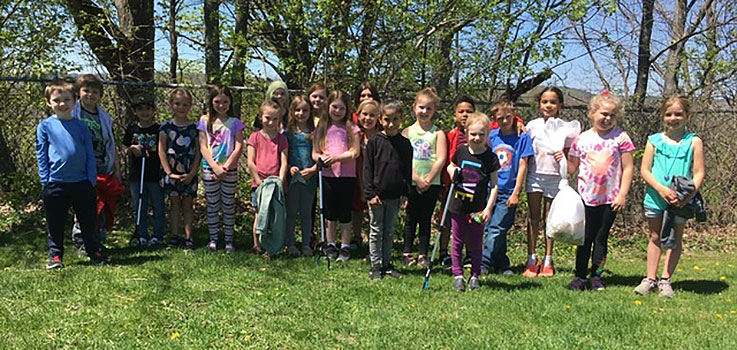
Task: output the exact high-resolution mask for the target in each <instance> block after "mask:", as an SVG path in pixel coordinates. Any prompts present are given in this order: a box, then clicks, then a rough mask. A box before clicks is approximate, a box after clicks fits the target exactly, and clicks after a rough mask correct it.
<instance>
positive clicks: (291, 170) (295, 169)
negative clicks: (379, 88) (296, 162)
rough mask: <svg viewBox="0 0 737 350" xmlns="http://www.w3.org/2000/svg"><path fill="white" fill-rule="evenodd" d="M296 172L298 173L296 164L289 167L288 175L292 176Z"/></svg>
mask: <svg viewBox="0 0 737 350" xmlns="http://www.w3.org/2000/svg"><path fill="white" fill-rule="evenodd" d="M297 173H299V168H297V167H296V166H293V167H291V168H289V175H291V176H292V177H294V176H296V175H297Z"/></svg>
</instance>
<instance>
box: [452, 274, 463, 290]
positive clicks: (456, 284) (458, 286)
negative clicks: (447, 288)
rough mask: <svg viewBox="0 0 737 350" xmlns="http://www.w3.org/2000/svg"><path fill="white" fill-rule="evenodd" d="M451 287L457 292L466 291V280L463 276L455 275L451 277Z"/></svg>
mask: <svg viewBox="0 0 737 350" xmlns="http://www.w3.org/2000/svg"><path fill="white" fill-rule="evenodd" d="M453 288H455V290H457V291H459V292H465V291H466V281H465V280H464V279H463V276H455V277H454V278H453Z"/></svg>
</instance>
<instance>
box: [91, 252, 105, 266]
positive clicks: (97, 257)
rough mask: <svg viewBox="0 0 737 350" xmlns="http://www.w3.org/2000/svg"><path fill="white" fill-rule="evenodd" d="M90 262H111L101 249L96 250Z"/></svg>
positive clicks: (98, 263) (102, 263)
mask: <svg viewBox="0 0 737 350" xmlns="http://www.w3.org/2000/svg"><path fill="white" fill-rule="evenodd" d="M90 262H92V263H93V264H95V265H104V264H107V263H108V262H110V261H109V260H108V258H107V256H105V254H103V253H102V252H101V251H100V252H94V253H92V254H91V255H90Z"/></svg>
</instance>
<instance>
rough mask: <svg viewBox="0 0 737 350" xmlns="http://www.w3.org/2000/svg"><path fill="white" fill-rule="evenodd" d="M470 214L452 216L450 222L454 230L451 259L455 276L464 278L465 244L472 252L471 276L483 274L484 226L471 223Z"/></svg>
mask: <svg viewBox="0 0 737 350" xmlns="http://www.w3.org/2000/svg"><path fill="white" fill-rule="evenodd" d="M470 219H471V215H470V214H451V217H450V222H451V227H452V230H453V246H452V247H451V251H450V258H451V261H452V263H453V275H454V276H463V255H462V253H463V244H464V243H465V244H466V250H467V251H470V252H471V276H477V277H478V275H480V274H481V254H482V252H483V250H484V247H483V246H482V242H483V237H484V225H483V224H477V223H476V222H474V221H471V222H469V220H470Z"/></svg>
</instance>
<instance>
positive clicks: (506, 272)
mask: <svg viewBox="0 0 737 350" xmlns="http://www.w3.org/2000/svg"><path fill="white" fill-rule="evenodd" d="M502 275H503V276H514V271H512V270H510V269H506V270H504V271H502Z"/></svg>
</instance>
